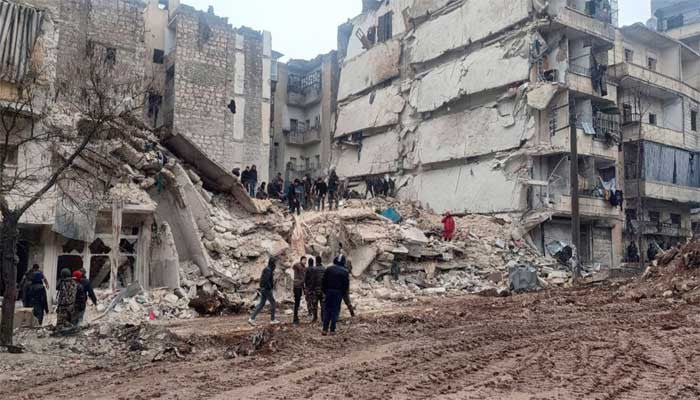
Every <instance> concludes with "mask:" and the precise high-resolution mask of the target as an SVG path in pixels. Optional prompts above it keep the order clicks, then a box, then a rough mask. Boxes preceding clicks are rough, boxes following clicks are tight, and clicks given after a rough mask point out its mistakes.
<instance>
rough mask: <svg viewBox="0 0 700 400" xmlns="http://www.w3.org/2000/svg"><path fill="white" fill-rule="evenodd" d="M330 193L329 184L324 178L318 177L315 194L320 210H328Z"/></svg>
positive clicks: (317, 206)
mask: <svg viewBox="0 0 700 400" xmlns="http://www.w3.org/2000/svg"><path fill="white" fill-rule="evenodd" d="M327 193H328V185H327V184H326V181H324V180H323V178H318V179H317V180H316V183H315V184H314V194H315V196H316V209H317V210H318V211H325V210H326V194H327Z"/></svg>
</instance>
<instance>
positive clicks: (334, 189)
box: [328, 170, 340, 210]
mask: <svg viewBox="0 0 700 400" xmlns="http://www.w3.org/2000/svg"><path fill="white" fill-rule="evenodd" d="M339 185H340V179H339V178H338V174H336V173H335V170H332V171H331V175H330V177H329V178H328V209H329V210H333V205H334V204H335V209H336V210H337V209H338V189H339V187H338V186H339Z"/></svg>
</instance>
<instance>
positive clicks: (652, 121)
mask: <svg viewBox="0 0 700 400" xmlns="http://www.w3.org/2000/svg"><path fill="white" fill-rule="evenodd" d="M649 125H656V114H651V113H650V114H649Z"/></svg>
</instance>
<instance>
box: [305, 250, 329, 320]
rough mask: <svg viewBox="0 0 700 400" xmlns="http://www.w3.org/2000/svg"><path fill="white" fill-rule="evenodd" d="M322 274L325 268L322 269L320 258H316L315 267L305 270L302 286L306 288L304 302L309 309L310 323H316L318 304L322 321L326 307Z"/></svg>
mask: <svg viewBox="0 0 700 400" xmlns="http://www.w3.org/2000/svg"><path fill="white" fill-rule="evenodd" d="M324 272H325V268H324V267H323V261H322V260H321V256H316V265H314V266H313V267H309V269H307V270H306V277H305V278H306V279H305V282H304V285H305V286H306V296H307V300H306V301H307V304H308V307H309V315H310V316H311V323H314V322H316V321H318V310H319V304H320V310H321V320H322V321H323V320H324V312H325V307H326V301H325V297H324V293H323V275H324Z"/></svg>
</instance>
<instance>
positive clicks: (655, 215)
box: [649, 211, 661, 223]
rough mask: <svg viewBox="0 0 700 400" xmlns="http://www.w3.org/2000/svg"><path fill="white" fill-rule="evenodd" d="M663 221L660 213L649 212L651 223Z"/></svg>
mask: <svg viewBox="0 0 700 400" xmlns="http://www.w3.org/2000/svg"><path fill="white" fill-rule="evenodd" d="M660 220H661V214H660V213H659V212H658V211H649V221H651V222H654V223H658V222H659V221H660Z"/></svg>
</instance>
